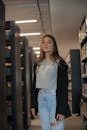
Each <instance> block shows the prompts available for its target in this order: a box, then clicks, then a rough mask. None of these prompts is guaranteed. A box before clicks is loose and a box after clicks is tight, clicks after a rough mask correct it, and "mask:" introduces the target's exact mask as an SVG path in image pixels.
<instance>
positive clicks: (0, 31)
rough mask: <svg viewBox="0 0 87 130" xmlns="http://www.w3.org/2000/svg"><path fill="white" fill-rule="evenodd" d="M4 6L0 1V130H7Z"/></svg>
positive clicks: (0, 0)
mask: <svg viewBox="0 0 87 130" xmlns="http://www.w3.org/2000/svg"><path fill="white" fill-rule="evenodd" d="M4 46H5V5H4V3H3V2H2V0H0V130H8V123H7V117H6V115H7V104H6V79H5V68H4V63H5V54H4V52H5V48H4Z"/></svg>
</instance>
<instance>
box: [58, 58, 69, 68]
mask: <svg viewBox="0 0 87 130" xmlns="http://www.w3.org/2000/svg"><path fill="white" fill-rule="evenodd" d="M59 66H60V67H61V68H62V69H64V70H68V64H67V63H66V62H65V60H64V59H60V60H59Z"/></svg>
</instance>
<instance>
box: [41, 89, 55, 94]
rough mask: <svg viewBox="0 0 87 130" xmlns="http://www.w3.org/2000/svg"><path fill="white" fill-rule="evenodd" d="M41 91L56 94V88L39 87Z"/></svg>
mask: <svg viewBox="0 0 87 130" xmlns="http://www.w3.org/2000/svg"><path fill="white" fill-rule="evenodd" d="M39 93H46V94H56V88H39Z"/></svg>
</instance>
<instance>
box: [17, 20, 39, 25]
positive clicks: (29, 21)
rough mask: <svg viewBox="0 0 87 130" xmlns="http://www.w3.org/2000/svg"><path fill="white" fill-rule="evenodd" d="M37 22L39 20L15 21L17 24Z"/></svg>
mask: <svg viewBox="0 0 87 130" xmlns="http://www.w3.org/2000/svg"><path fill="white" fill-rule="evenodd" d="M35 22H37V20H36V19H34V20H19V21H15V23H19V24H20V23H35Z"/></svg>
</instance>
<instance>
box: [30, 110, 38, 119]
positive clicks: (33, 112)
mask: <svg viewBox="0 0 87 130" xmlns="http://www.w3.org/2000/svg"><path fill="white" fill-rule="evenodd" d="M31 113H32V115H33V117H34V118H36V117H37V116H36V115H35V108H31Z"/></svg>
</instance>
